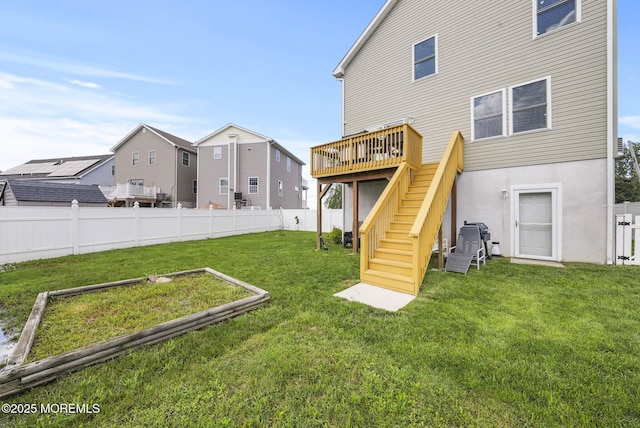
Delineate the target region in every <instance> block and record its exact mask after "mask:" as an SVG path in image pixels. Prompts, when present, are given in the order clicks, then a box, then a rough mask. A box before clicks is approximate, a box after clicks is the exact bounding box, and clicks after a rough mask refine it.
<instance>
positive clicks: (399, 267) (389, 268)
mask: <svg viewBox="0 0 640 428" xmlns="http://www.w3.org/2000/svg"><path fill="white" fill-rule="evenodd" d="M369 268H370V269H374V270H380V271H384V272H389V273H395V274H398V275H407V276H411V273H412V269H411V263H407V262H401V261H398V260H387V259H383V258H379V257H374V258H373V259H371V260H369Z"/></svg>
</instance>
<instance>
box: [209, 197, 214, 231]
mask: <svg viewBox="0 0 640 428" xmlns="http://www.w3.org/2000/svg"><path fill="white" fill-rule="evenodd" d="M211 238H213V204H209V239H211Z"/></svg>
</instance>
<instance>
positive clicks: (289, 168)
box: [287, 156, 291, 172]
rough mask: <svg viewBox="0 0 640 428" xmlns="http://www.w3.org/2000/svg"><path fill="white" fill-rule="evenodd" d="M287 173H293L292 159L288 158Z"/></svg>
mask: <svg viewBox="0 0 640 428" xmlns="http://www.w3.org/2000/svg"><path fill="white" fill-rule="evenodd" d="M287 172H291V158H290V157H289V156H287Z"/></svg>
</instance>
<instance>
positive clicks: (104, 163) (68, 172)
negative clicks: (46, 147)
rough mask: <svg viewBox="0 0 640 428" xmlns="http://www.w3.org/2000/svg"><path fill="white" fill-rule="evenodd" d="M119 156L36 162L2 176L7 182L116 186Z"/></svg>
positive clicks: (0, 178) (81, 157)
mask: <svg viewBox="0 0 640 428" xmlns="http://www.w3.org/2000/svg"><path fill="white" fill-rule="evenodd" d="M114 165H115V156H114V155H112V154H109V155H95V156H76V157H67V158H54V159H34V160H30V161H29V162H27V163H24V164H22V165H18V166H16V167H13V168H11V169H8V170H6V171H4V172H1V173H0V183H1V182H3V181H6V180H32V181H46V182H51V183H74V184H97V185H99V186H112V185H113V184H115V176H114Z"/></svg>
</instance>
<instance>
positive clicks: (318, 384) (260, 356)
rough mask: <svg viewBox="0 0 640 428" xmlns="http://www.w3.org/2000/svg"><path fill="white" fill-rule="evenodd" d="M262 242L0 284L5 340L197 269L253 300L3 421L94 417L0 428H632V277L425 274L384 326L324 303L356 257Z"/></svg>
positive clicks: (362, 311)
mask: <svg viewBox="0 0 640 428" xmlns="http://www.w3.org/2000/svg"><path fill="white" fill-rule="evenodd" d="M329 248H330V249H329V251H315V236H314V234H313V233H307V232H289V231H286V232H270V233H262V234H252V235H245V236H238V237H231V238H222V239H215V240H206V241H197V242H185V243H176V244H166V245H159V246H152V247H143V248H136V249H129V250H117V251H110V252H104V253H96V254H91V255H83V256H71V257H64V258H59V259H52V260H44V261H35V262H28V263H22V264H18V265H16V266H15V269H11V270H8V271H6V272H4V273H1V274H0V302H1V304H2V306H4V307H5V308H6V312H5V314H9V315H10V317H12V319H14V320H15V321H14V325H16V326H20V324H21V323H24V322H25V321H26V319H27V317H28V315H29V311H30V308H31V304H32V303H33V300H34V299H35V296H36V294H37V293H38V292H40V291H45V290H53V289H60V288H69V287H72V286H80V285H88V284H93V283H99V282H107V281H115V280H120V279H126V278H132V277H138V276H144V275H147V274H150V273H157V272H172V271H178V270H186V269H192V268H198V267H205V266H208V267H211V268H213V269H216V270H218V271H220V272H223V273H226V274H228V275H231V276H234V277H236V278H239V279H241V280H243V281H246V282H249V283H251V284H254V285H256V286H258V287H260V288H263V289H265V290H267V291H269V292H270V294H271V300H270V302H269V304H268V305H267V306H265V307H263V308H261V309H258V310H255V311H253V312H251V313H249V314H246V315H243V316H241V317H238V318H235V319H233V320H229V321H226V322H224V323H221V324H218V325H215V326H212V327H210V328H206V329H203V330H200V331H197V332H193V333H189V334H187V335H185V336H182V337H179V338H175V339H171V340H169V341H167V342H165V343H162V344H157V345H153V346H149V347H146V348H143V349H140V350H137V351H134V352H130V353H129V354H126V355H124V356H121V357H119V358H118V359H115V360H112V361H109V362H107V363H104V364H100V365H96V366H92V367H90V368H88V369H85V370H83V371H82V372H78V373H74V374H71V375H69V376H67V377H65V378H63V379H61V380H59V381H57V382H54V383H51V384H49V385H46V386H43V387H39V388H36V389H33V390H31V391H29V392H27V393H25V394H22V395H20V396H18V397H13V398H11V399H9V400H5V401H7V402H9V403H37V404H38V405H40V404H49V403H69V402H74V403H89V404H90V405H91V404H95V403H97V404H99V406H100V413H97V414H41V413H38V414H36V415H21V416H10V419H7V420H6V422H7V423H11V424H14V425H17V426H38V425H40V426H45V425H46V426H185V425H186V426H286V427H298V426H306V427H312V426H385V427H386V426H452V425H453V426H461V425H464V426H483V427H484V426H514V427H515V426H517V427H522V426H640V406H638V403H640V358H638V355H640V312H639V311H638V307H640V281H638V280H637V278H638V275H639V271H638V268H637V267H636V268H634V267H626V266H625V267H607V266H599V265H591V264H580V263H568V264H566V268H564V269H558V268H552V267H541V266H530V265H515V264H511V263H509V261H508V260H507V259H494V260H491V261H489V262H488V263H487V266H486V267H483V268H482V269H481V270H480V271H477V270H475V269H470V271H469V273H468V274H467V275H460V274H452V273H445V272H440V271H433V270H432V271H429V272H428V273H427V275H426V277H425V282H424V284H423V285H422V289H421V291H420V294H419V295H418V297H417V298H416V299H415V300H414V301H413V302H412V303H411V304H410V305H409V306H407V307H406V308H404V309H403V310H401V311H399V312H397V313H388V312H385V311H382V310H378V309H374V308H370V307H367V306H364V305H361V304H358V303H354V302H348V301H345V300H342V299H338V298H336V297H333V296H332V295H333V293H336V292H338V291H341V290H343V289H344V288H346V287H347V286H349V285H351V284H354V283H356V282H357V280H358V263H359V260H358V257H357V256H352V255H350V250H345V249H343V248H341V247H339V246H332V245H330V246H329ZM1 424H2V420H0V425H1Z"/></svg>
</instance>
